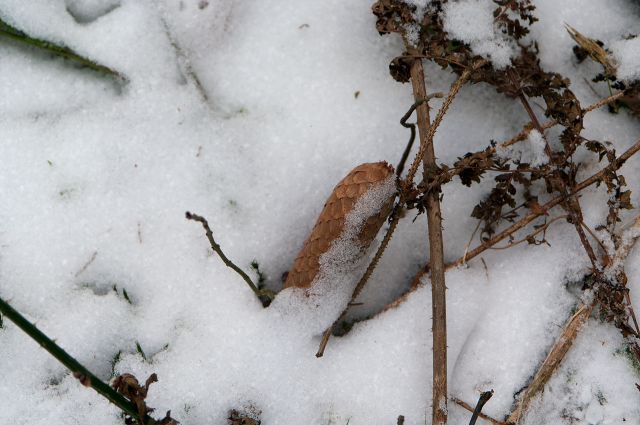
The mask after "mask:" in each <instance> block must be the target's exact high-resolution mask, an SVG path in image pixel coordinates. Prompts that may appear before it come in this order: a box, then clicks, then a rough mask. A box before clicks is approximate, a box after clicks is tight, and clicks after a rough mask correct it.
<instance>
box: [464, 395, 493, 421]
mask: <svg viewBox="0 0 640 425" xmlns="http://www.w3.org/2000/svg"><path fill="white" fill-rule="evenodd" d="M492 396H493V390H489V391H484V392H483V393H482V394H480V398H478V403H477V404H476V408H475V409H473V414H472V415H471V420H470V421H469V425H476V421H477V420H478V417H479V416H480V413H482V408H483V407H484V405H485V404H487V402H488V401H489V399H490V398H491V397H492Z"/></svg>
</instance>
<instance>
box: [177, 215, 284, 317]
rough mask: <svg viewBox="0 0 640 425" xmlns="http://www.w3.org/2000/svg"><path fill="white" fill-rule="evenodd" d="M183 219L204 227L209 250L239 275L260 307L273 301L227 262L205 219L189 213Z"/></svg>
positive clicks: (271, 296) (268, 292) (266, 292)
mask: <svg viewBox="0 0 640 425" xmlns="http://www.w3.org/2000/svg"><path fill="white" fill-rule="evenodd" d="M185 217H186V218H187V220H193V221H197V222H199V223H200V224H202V227H204V231H205V233H206V235H207V239H208V240H209V244H210V245H211V249H213V251H214V252H215V253H216V254H218V256H219V257H220V259H221V260H222V262H223V263H224V264H225V266H227V267H229V268H230V269H232V270H233V271H235V272H236V273H238V274H239V275H240V277H241V278H242V279H243V280H244V281H245V282H246V283H247V285H249V288H251V290H252V291H253V292H254V293H255V294H256V296H257V297H258V299H259V300H260V302H261V303H262V305H263V306H264V307H268V306H269V304H271V301H273V298H274V296H273V294H272V293H271V292H270V291H267V290H264V289H259V288H258V287H257V286H256V284H255V283H253V281H252V280H251V278H250V277H249V275H247V274H246V273H245V272H244V271H243V270H242V269H241V268H240V267H238V266H236V265H235V263H234V262H233V261H231V260H229V258H228V257H227V256H226V255H225V254H224V252H222V248H220V245H219V244H218V243H217V242H216V240H215V239H214V238H213V232H212V231H211V227H209V222H208V221H207V219H206V218H204V217H202V216H199V215H197V214H193V213H190V212H189V211H187V212H186V213H185Z"/></svg>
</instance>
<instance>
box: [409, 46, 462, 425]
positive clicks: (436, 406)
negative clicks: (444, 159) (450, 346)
mask: <svg viewBox="0 0 640 425" xmlns="http://www.w3.org/2000/svg"><path fill="white" fill-rule="evenodd" d="M410 73H411V85H412V87H413V98H414V99H415V100H416V101H417V100H419V99H425V98H426V96H427V89H426V86H425V79H424V69H423V66H422V60H421V59H416V60H414V61H413V63H412V64H411V69H410ZM470 74H471V73H470V72H468V71H465V73H463V76H462V77H461V78H460V79H458V81H457V82H456V83H454V85H453V87H452V89H451V91H450V93H449V96H448V97H447V99H446V100H445V102H444V104H443V105H442V107H441V108H440V111H438V115H437V117H436V121H434V122H433V124H431V123H430V119H429V105H428V104H426V103H425V104H422V105H420V106H419V107H418V108H417V111H416V112H417V115H418V131H419V134H420V151H419V152H418V155H417V156H416V161H414V164H413V165H412V166H411V169H410V170H409V173H408V175H407V179H406V182H407V184H411V183H412V182H413V176H414V175H415V173H416V171H417V164H418V163H419V161H420V160H421V159H422V160H423V168H424V178H425V179H427V178H428V177H429V176H430V174H431V172H432V171H433V170H434V169H435V168H436V167H437V165H436V155H435V151H434V148H433V135H434V134H435V129H436V128H437V126H438V124H439V123H440V121H441V120H442V117H443V116H444V114H445V113H446V111H447V109H448V107H449V105H450V104H451V101H452V100H453V97H454V96H455V94H456V93H457V92H458V91H459V90H460V87H461V86H462V83H463V82H464V81H465V80H466V78H468V77H469V75H470ZM439 189H440V188H439V187H437V188H436V190H433V191H431V192H429V193H428V194H427V195H426V196H425V200H424V206H425V207H426V209H427V224H428V232H429V264H430V267H431V283H432V284H431V299H432V303H431V305H432V315H431V320H432V323H433V325H432V334H433V398H432V424H433V425H444V424H446V423H447V401H448V396H447V313H446V286H445V278H444V249H443V238H442V213H441V211H440V190H439Z"/></svg>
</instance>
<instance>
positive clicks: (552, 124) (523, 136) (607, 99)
mask: <svg viewBox="0 0 640 425" xmlns="http://www.w3.org/2000/svg"><path fill="white" fill-rule="evenodd" d="M624 95H625V93H624V92H620V93H616V94H614V95H612V96H609V97H605V98H604V99H600V100H599V101H597V102H595V103H593V104H591V105H589V106H587V107H586V108H584V109H583V113H584V114H585V115H586V114H587V113H589V112H591V111H593V110H595V109H598V108H601V107H603V106H604V105H608V104H610V103H613V102H615V101H616V100H618V99H620V98H621V97H624ZM556 125H558V120H549V121H546V122H544V123H542V124H541V125H540V128H541V129H542V130H548V129H550V128H551V127H555V126H556ZM531 130H533V124H532V123H529V124H527V125H526V126H525V128H524V129H523V130H522V131H521V132H520V133H518V134H516V135H515V136H514V137H512V138H511V139H509V140H507V141H505V142H502V143H500V144H499V145H498V146H499V147H500V148H502V149H504V148H507V147H509V146H511V145H513V144H516V143H518V142H521V141H523V140H524V139H526V138H527V137H528V136H529V133H531Z"/></svg>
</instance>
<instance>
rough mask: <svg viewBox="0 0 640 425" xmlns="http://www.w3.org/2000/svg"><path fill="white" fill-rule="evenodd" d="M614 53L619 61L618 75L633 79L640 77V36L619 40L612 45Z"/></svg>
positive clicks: (622, 78) (628, 79)
mask: <svg viewBox="0 0 640 425" xmlns="http://www.w3.org/2000/svg"><path fill="white" fill-rule="evenodd" d="M611 50H612V51H613V55H614V57H615V58H616V60H617V62H618V72H617V75H616V77H618V78H619V79H621V80H626V81H633V80H639V79H640V38H638V37H634V38H632V39H630V40H617V41H615V42H614V43H612V45H611Z"/></svg>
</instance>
